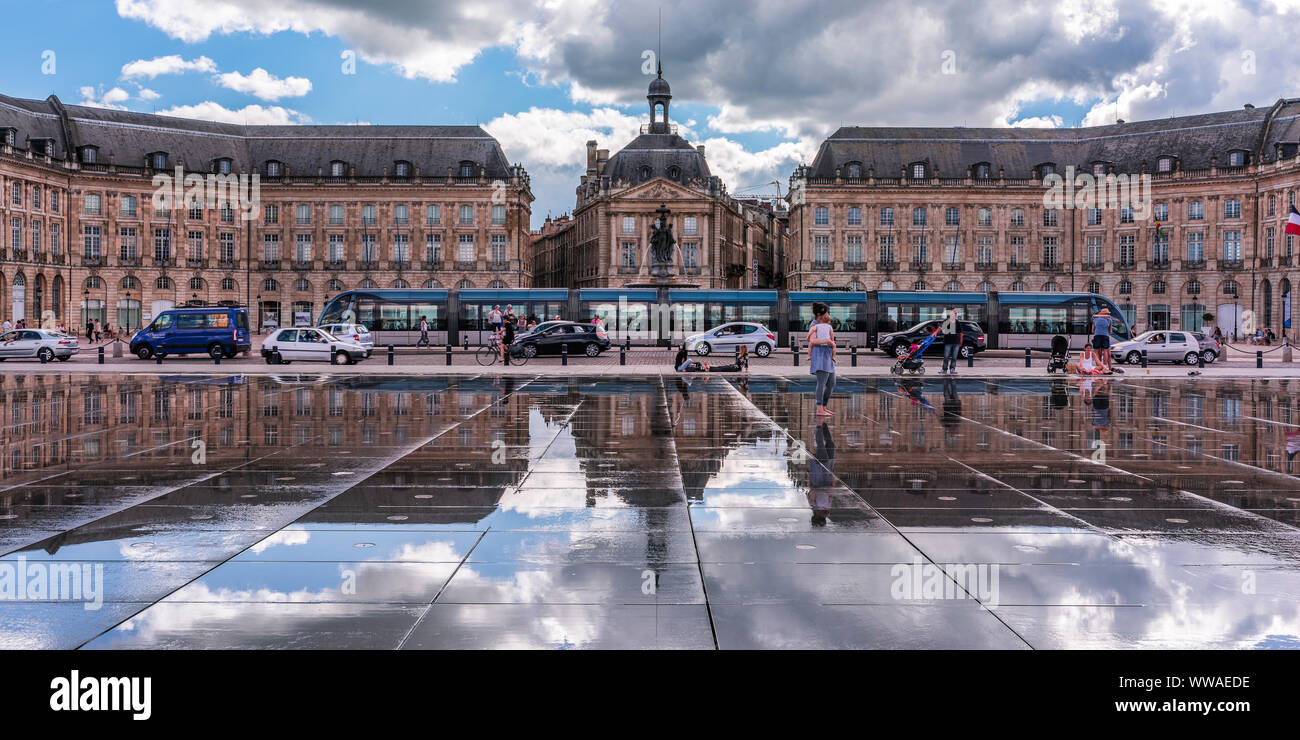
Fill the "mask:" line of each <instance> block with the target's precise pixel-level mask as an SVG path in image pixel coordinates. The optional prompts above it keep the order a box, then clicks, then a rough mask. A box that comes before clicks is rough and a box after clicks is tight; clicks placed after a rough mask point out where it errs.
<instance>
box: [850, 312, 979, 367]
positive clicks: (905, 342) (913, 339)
mask: <svg viewBox="0 0 1300 740" xmlns="http://www.w3.org/2000/svg"><path fill="white" fill-rule="evenodd" d="M942 323H943V319H932V320H930V321H922V322H921V323H919V324H917V325H916V326H913V327H912V328H910V329H904V330H903V331H895V332H889V333H887V334H881V335H880V336H878V337H876V347H877V348H878V349H879V350H880V351H881V352H884V353H886V354H891V355H893V356H895V357H904V356H906V355H907V353H908V352H909V351H911V348H912V345H913V344H920V342H921V340H922V339H925V337H926V336H927V335H929V333H930V332H932V331H934V329H935V327H937V326H939V325H940V324H942ZM957 323H958V325H959V326H960V327H961V350H960V352H961V357H962V359H966V358H967V357H971V356H973V355H974V354H975V353H977V352H983V351H984V350H986V349H988V338H987V337H986V336H984V330H983V329H981V328H980V325H979V324H977V323H975V322H974V321H966V320H959V321H958V322H957ZM926 353H927V354H936V355H937V354H942V353H943V337H938V338H937V339H935V340H934V343H933V344H931V345H930V347H929V349H927V350H926Z"/></svg>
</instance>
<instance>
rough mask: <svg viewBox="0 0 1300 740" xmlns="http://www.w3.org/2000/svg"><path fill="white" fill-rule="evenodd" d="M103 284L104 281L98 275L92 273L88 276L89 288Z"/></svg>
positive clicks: (87, 285) (87, 284) (87, 283)
mask: <svg viewBox="0 0 1300 740" xmlns="http://www.w3.org/2000/svg"><path fill="white" fill-rule="evenodd" d="M102 286H103V283H102V282H101V281H100V279H99V276H98V275H91V276H90V277H88V278H86V287H87V288H95V289H97V288H100V287H102Z"/></svg>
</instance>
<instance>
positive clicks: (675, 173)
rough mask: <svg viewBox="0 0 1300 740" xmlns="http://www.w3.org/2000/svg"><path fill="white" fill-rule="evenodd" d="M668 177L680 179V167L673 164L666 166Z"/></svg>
mask: <svg viewBox="0 0 1300 740" xmlns="http://www.w3.org/2000/svg"><path fill="white" fill-rule="evenodd" d="M668 179H669V180H680V179H682V171H681V169H679V168H678V167H677V166H676V165H673V166H672V167H669V168H668Z"/></svg>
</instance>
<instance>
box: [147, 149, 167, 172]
mask: <svg viewBox="0 0 1300 740" xmlns="http://www.w3.org/2000/svg"><path fill="white" fill-rule="evenodd" d="M149 165H150V166H151V167H153V168H154V169H155V170H165V169H167V152H154V153H153V154H150V155H149Z"/></svg>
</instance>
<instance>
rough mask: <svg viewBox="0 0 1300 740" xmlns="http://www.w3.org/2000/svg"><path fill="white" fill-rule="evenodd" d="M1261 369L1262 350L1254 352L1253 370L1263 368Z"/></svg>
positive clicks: (1262, 362)
mask: <svg viewBox="0 0 1300 740" xmlns="http://www.w3.org/2000/svg"><path fill="white" fill-rule="evenodd" d="M1263 367H1264V350H1256V351H1255V369H1256V370H1258V369H1261V368H1263Z"/></svg>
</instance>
